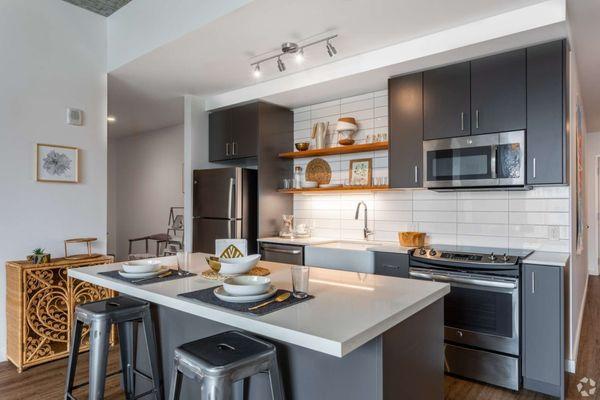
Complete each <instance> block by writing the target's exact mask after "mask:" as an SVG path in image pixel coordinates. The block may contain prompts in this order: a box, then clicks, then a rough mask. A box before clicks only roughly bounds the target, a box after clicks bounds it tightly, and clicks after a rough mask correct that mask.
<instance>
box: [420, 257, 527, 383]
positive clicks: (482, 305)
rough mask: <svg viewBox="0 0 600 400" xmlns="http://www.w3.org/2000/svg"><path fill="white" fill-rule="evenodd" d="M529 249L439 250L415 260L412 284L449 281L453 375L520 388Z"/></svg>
mask: <svg viewBox="0 0 600 400" xmlns="http://www.w3.org/2000/svg"><path fill="white" fill-rule="evenodd" d="M530 253H531V252H530V251H528V250H513V249H499V248H485V247H461V246H458V247H457V246H443V245H438V246H433V247H422V248H419V249H416V250H414V251H413V252H412V254H411V255H410V269H409V274H410V277H411V278H412V279H421V280H433V281H438V282H447V283H449V284H450V285H451V287H452V288H451V292H450V294H449V295H447V296H446V297H445V298H444V325H445V328H444V334H445V340H444V342H445V343H444V346H445V356H446V358H445V370H446V372H447V373H450V374H454V375H458V376H462V377H466V378H470V379H475V380H479V381H482V382H486V383H490V384H493V385H498V386H502V387H506V388H509V389H513V390H518V389H519V383H520V346H519V330H520V326H519V318H520V317H519V315H520V314H519V310H520V302H519V288H520V282H519V278H520V274H519V265H520V262H521V259H522V258H524V257H526V256H527V255H529V254H530Z"/></svg>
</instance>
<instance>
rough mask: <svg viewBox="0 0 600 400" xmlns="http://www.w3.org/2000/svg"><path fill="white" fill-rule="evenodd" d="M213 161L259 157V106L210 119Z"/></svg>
mask: <svg viewBox="0 0 600 400" xmlns="http://www.w3.org/2000/svg"><path fill="white" fill-rule="evenodd" d="M208 121H209V125H208V130H209V161H211V162H215V161H227V160H237V159H241V158H248V157H256V154H257V151H258V147H257V146H258V129H259V126H258V121H259V103H258V102H255V103H250V104H246V105H243V106H237V107H233V108H229V109H226V110H220V111H214V112H212V113H210V115H209V120H208Z"/></svg>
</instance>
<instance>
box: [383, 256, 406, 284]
mask: <svg viewBox="0 0 600 400" xmlns="http://www.w3.org/2000/svg"><path fill="white" fill-rule="evenodd" d="M375 274H376V275H385V276H396V277H399V278H408V254H397V253H375Z"/></svg>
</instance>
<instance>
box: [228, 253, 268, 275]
mask: <svg viewBox="0 0 600 400" xmlns="http://www.w3.org/2000/svg"><path fill="white" fill-rule="evenodd" d="M259 260H260V254H253V255H250V256H246V257H237V258H220V259H219V262H220V263H221V269H220V270H219V273H220V274H221V275H239V274H244V273H246V272H248V271H250V270H251V269H252V268H254V266H256V264H258V261H259Z"/></svg>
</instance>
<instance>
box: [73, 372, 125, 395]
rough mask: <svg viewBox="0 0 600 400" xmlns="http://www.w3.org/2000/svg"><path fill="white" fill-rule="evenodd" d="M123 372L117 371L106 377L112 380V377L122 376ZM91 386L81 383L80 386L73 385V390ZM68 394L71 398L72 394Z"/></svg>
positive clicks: (87, 383)
mask: <svg viewBox="0 0 600 400" xmlns="http://www.w3.org/2000/svg"><path fill="white" fill-rule="evenodd" d="M121 372H123V371H122V370H118V371H115V372H111V373H110V374H106V377H107V378H110V377H111V376H115V375H118V374H120V373H121ZM89 384H90V383H89V382H83V383H80V384H78V385H73V390H75V389H79V388H82V387H84V386H87V385H89ZM67 394H68V395H69V396H71V394H69V393H67ZM71 397H72V396H71Z"/></svg>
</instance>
